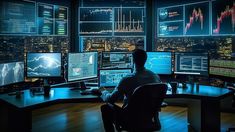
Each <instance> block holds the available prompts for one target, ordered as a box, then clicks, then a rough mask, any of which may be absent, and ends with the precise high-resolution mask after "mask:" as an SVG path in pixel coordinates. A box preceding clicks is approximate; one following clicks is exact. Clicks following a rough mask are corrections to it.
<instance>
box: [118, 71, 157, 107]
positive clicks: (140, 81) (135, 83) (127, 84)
mask: <svg viewBox="0 0 235 132" xmlns="http://www.w3.org/2000/svg"><path fill="white" fill-rule="evenodd" d="M158 82H161V81H160V78H159V76H158V75H156V74H154V73H153V72H152V71H150V70H147V69H145V68H143V69H139V70H137V71H136V72H135V73H133V74H131V75H129V76H127V77H125V78H123V80H122V81H121V82H120V83H119V85H118V86H117V89H118V90H119V91H121V93H123V94H124V95H125V96H124V105H125V104H126V103H127V102H128V99H129V98H130V96H131V95H132V93H133V91H134V90H135V89H136V88H137V87H139V86H141V85H144V84H148V83H158Z"/></svg>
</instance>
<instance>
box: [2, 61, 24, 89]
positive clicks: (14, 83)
mask: <svg viewBox="0 0 235 132" xmlns="http://www.w3.org/2000/svg"><path fill="white" fill-rule="evenodd" d="M16 62H23V64H24V68H23V73H24V74H23V76H24V77H23V78H24V79H23V80H22V81H19V82H13V83H9V84H5V85H0V88H2V87H7V86H10V85H16V84H19V83H23V82H25V62H24V61H13V62H6V63H0V65H1V64H9V63H16Z"/></svg>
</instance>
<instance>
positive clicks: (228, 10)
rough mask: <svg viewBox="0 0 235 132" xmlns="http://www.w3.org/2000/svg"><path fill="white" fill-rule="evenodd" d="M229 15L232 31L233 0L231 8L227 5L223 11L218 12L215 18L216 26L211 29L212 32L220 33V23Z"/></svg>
mask: <svg viewBox="0 0 235 132" xmlns="http://www.w3.org/2000/svg"><path fill="white" fill-rule="evenodd" d="M229 16H231V22H232V29H233V31H234V27H235V2H233V7H232V8H230V7H229V5H227V6H226V9H225V11H223V12H221V13H220V16H219V17H218V18H217V28H216V29H213V33H215V34H217V33H220V29H221V23H222V22H223V19H225V18H227V17H229Z"/></svg>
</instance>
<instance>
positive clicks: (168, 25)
mask: <svg viewBox="0 0 235 132" xmlns="http://www.w3.org/2000/svg"><path fill="white" fill-rule="evenodd" d="M234 10H235V2H234V1H233V0H211V1H202V2H195V3H185V4H181V5H174V6H167V7H160V8H158V10H157V13H156V15H157V17H156V18H157V27H156V29H157V36H158V37H180V36H181V37H182V36H225V35H227V36H228V35H229V36H230V35H235V18H234Z"/></svg>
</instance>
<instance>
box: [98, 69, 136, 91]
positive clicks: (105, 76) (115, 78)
mask: <svg viewBox="0 0 235 132" xmlns="http://www.w3.org/2000/svg"><path fill="white" fill-rule="evenodd" d="M131 72H132V70H131V69H130V68H128V69H100V70H99V86H100V87H106V88H110V87H115V86H117V85H118V83H119V82H120V81H121V79H122V78H123V77H125V76H127V75H129V74H131Z"/></svg>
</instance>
